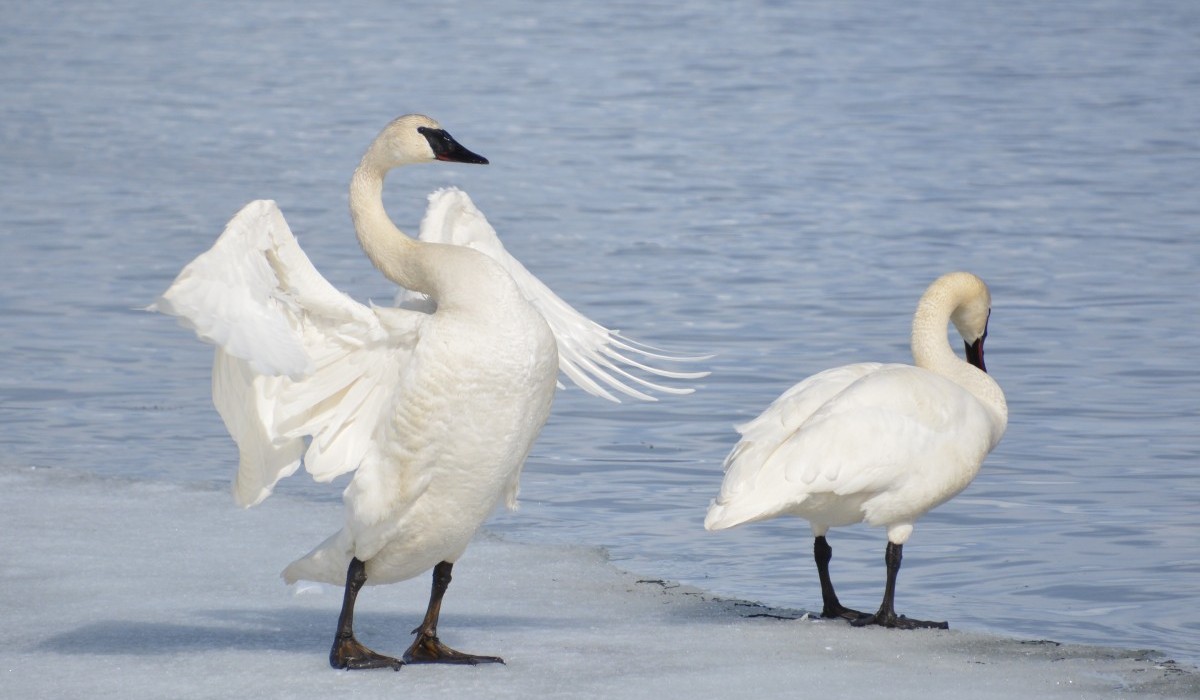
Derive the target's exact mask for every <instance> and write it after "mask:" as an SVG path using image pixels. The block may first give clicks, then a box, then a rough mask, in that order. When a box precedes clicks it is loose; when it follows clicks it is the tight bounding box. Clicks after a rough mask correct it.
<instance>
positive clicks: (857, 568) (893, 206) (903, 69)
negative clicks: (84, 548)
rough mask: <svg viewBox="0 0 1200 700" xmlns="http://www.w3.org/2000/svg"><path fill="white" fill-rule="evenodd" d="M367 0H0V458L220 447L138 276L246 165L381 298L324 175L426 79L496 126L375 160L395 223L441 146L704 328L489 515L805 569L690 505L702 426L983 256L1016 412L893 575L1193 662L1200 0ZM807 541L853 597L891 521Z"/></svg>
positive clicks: (954, 617) (901, 333)
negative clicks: (417, 0)
mask: <svg viewBox="0 0 1200 700" xmlns="http://www.w3.org/2000/svg"><path fill="white" fill-rule="evenodd" d="M964 5H969V6H967V7H964ZM979 5H982V3H980V4H979ZM355 7H356V8H358V9H357V13H356V14H350V12H349V10H340V9H334V8H330V7H324V6H323V5H320V4H316V3H311V4H310V3H297V2H287V3H284V2H267V3H255V4H250V5H247V4H244V3H233V2H214V3H205V4H203V5H196V6H194V7H190V6H176V5H170V4H169V5H163V4H156V3H150V2H145V0H128V1H124V2H122V1H117V2H109V3H66V2H55V1H53V0H48V1H46V2H41V3H36V4H34V3H26V4H24V5H21V6H14V7H9V8H6V11H5V13H3V17H0V32H2V34H0V36H2V37H3V40H2V41H0V95H2V96H0V154H2V156H3V157H2V159H0V265H2V266H3V267H2V269H3V283H2V284H0V328H3V333H2V334H0V401H2V403H0V416H3V419H4V424H5V430H4V431H3V434H2V436H0V441H2V443H3V450H2V452H3V454H2V455H0V465H6V466H13V465H30V464H33V465H39V466H51V467H59V468H64V469H74V470H86V471H90V472H95V473H98V474H104V475H121V476H133V477H138V478H154V479H169V480H173V481H187V482H215V481H224V480H225V479H227V478H228V476H229V474H230V472H231V470H232V467H233V464H234V462H235V456H234V452H233V449H232V445H231V444H230V443H229V442H228V440H227V438H226V437H225V436H224V431H223V429H222V427H221V425H220V421H219V419H218V418H217V416H216V415H215V413H214V412H213V411H212V410H211V407H210V405H209V399H208V394H207V390H208V370H209V367H208V363H209V357H210V355H209V351H208V349H207V348H205V347H203V346H201V345H200V344H199V343H196V342H194V341H193V340H192V339H190V338H189V337H188V335H187V334H186V333H185V332H183V331H182V330H180V329H178V328H176V327H175V326H174V324H173V323H171V322H170V321H169V320H167V319H164V318H161V317H155V316H152V315H149V314H143V313H140V312H137V311H135V310H134V309H136V308H138V307H141V306H144V305H146V304H147V303H149V302H150V301H151V300H152V299H153V298H154V296H155V295H156V294H157V293H159V292H160V291H161V290H162V289H163V288H164V287H165V286H166V285H167V283H168V282H169V281H170V279H171V278H172V277H173V276H174V274H175V273H176V272H177V271H178V269H179V267H181V266H182V265H183V264H184V263H185V262H187V261H188V260H190V259H191V257H193V256H194V255H195V254H197V253H199V252H200V251H201V250H203V249H205V248H206V247H207V246H208V245H210V244H211V242H212V240H213V238H214V237H215V236H216V234H217V233H218V232H219V230H220V228H221V226H222V225H223V224H224V222H225V220H226V219H228V217H229V216H230V215H232V213H233V212H234V211H235V210H236V209H237V208H238V207H239V206H240V205H241V204H243V203H244V202H245V201H247V200H249V199H252V198H259V197H270V198H274V199H276V200H278V201H279V203H280V205H281V207H282V208H283V210H284V212H285V214H286V215H287V217H288V219H289V222H290V223H291V225H292V227H293V229H294V230H295V231H296V232H297V233H298V234H299V236H300V238H301V242H302V244H303V245H304V246H305V248H306V250H308V251H309V254H310V256H311V257H312V258H313V260H314V262H315V263H316V265H317V266H318V268H320V269H321V271H322V272H323V273H324V274H325V275H326V276H327V277H328V278H329V279H330V280H331V281H333V282H334V283H335V284H337V285H338V286H340V287H342V288H343V289H346V290H347V291H349V292H350V293H352V294H354V295H355V296H356V297H358V298H360V299H365V298H368V297H373V298H375V299H379V300H386V299H389V298H390V297H391V294H392V291H391V290H390V289H389V288H388V285H387V283H386V282H385V281H384V280H383V279H382V278H381V277H380V276H379V275H378V274H377V273H376V272H374V271H373V270H372V269H371V268H370V265H369V263H368V262H367V261H366V260H365V259H364V258H363V257H362V255H361V253H360V251H359V250H358V248H357V245H356V244H355V242H354V239H353V236H352V235H351V230H350V225H349V220H348V216H347V215H346V195H345V187H346V184H347V180H348V177H349V173H350V171H351V169H352V168H353V166H354V165H355V163H356V162H357V159H358V156H359V154H360V152H361V149H362V148H363V147H364V146H365V144H366V143H367V142H368V141H369V139H370V138H371V137H372V136H373V135H374V134H375V133H376V131H377V130H378V129H379V128H380V127H381V126H382V125H383V124H384V123H385V122H386V121H387V120H388V119H390V118H391V117H393V116H395V115H397V114H400V113H403V112H408V111H422V112H427V113H429V114H432V115H434V116H436V117H437V118H439V119H440V120H441V121H442V122H443V123H444V124H445V125H446V126H447V128H448V129H449V130H450V131H451V132H452V133H454V134H455V135H456V136H457V137H458V138H459V139H460V140H461V141H462V142H463V143H464V144H466V145H467V146H468V147H470V148H472V149H473V150H476V151H478V152H480V153H483V154H485V155H486V156H488V157H489V158H490V159H491V160H492V165H491V166H489V167H487V168H469V167H459V166H455V167H428V168H423V169H413V170H412V171H411V172H404V173H401V174H397V175H396V176H394V177H393V178H392V181H391V182H390V183H389V188H388V201H389V206H390V208H391V210H392V212H393V215H394V216H395V218H396V219H397V220H398V221H400V222H401V223H402V225H406V226H407V227H409V228H410V229H411V228H414V227H415V224H416V222H417V221H418V219H419V216H420V207H421V206H422V205H423V195H424V193H425V192H427V191H429V190H430V189H432V188H433V187H436V186H439V185H442V184H449V183H455V184H458V185H460V186H462V187H464V188H466V189H467V190H468V191H469V192H471V194H472V196H473V197H474V198H475V200H476V202H477V204H478V205H479V206H480V207H481V208H482V209H483V210H484V211H485V212H486V213H487V215H488V216H489V218H490V219H491V220H492V222H493V224H495V226H496V227H497V229H498V230H499V231H500V232H501V235H502V236H503V237H504V239H505V241H506V244H507V245H508V246H509V248H510V250H512V251H513V252H514V253H515V254H516V255H517V256H518V257H520V258H521V259H522V260H523V261H524V262H525V263H526V265H527V267H529V268H530V269H531V270H533V271H534V272H535V273H536V274H537V275H539V276H540V277H541V278H542V279H543V280H544V281H546V282H547V283H548V284H550V285H551V286H552V287H553V288H555V289H556V290H557V291H558V292H559V293H560V294H561V295H562V296H563V297H565V298H567V299H568V300H570V301H571V302H572V303H574V304H575V305H577V306H578V307H579V308H580V309H582V310H584V311H585V312H586V313H588V314H589V315H591V316H592V317H593V318H595V319H596V320H598V321H600V322H602V323H605V324H608V325H613V326H617V327H620V328H622V329H623V330H625V331H626V332H628V333H629V334H630V335H632V336H634V337H636V338H639V339H642V340H646V341H649V342H655V343H661V344H666V345H669V346H671V347H674V348H679V349H683V350H703V351H712V352H716V353H718V355H717V357H716V358H714V359H713V360H712V361H711V362H710V368H711V369H712V370H713V375H712V377H711V378H710V379H709V380H708V381H706V382H705V384H704V386H703V387H702V390H701V391H699V392H698V393H697V394H695V395H694V396H690V397H685V398H682V399H670V400H665V401H663V402H661V403H658V404H653V405H637V406H634V405H621V406H612V405H608V404H605V403H603V402H600V401H598V400H595V399H592V398H590V397H587V396H585V395H583V394H582V392H580V391H578V390H573V391H567V392H564V393H562V394H560V396H559V399H558V402H557V404H556V407H555V412H554V415H553V417H552V419H551V422H550V424H549V425H548V426H547V428H546V430H545V432H544V433H543V436H542V438H541V440H540V441H539V443H538V445H537V447H536V448H535V451H534V453H533V455H532V457H531V459H530V462H529V464H528V466H527V469H526V477H525V479H524V481H523V496H524V506H523V508H522V510H521V511H520V512H518V513H516V514H512V515H509V514H501V515H498V516H497V517H496V518H495V519H494V520H493V522H492V525H491V526H492V527H493V528H494V529H497V530H499V531H502V532H504V533H505V534H506V535H507V536H509V537H512V538H516V539H520V540H524V541H533V542H545V541H554V542H562V541H570V542H585V543H590V544H595V545H602V546H605V547H607V548H608V549H609V550H610V551H611V552H612V555H613V557H614V559H616V560H617V562H618V564H620V565H622V566H625V567H627V568H630V569H632V570H635V571H638V572H642V573H646V574H648V575H654V576H662V577H664V578H671V579H677V580H682V581H685V582H688V583H693V584H696V585H699V586H702V587H704V588H707V589H710V590H713V591H716V592H718V593H722V594H728V595H732V596H740V597H746V598H750V599H757V600H763V601H766V602H769V603H772V604H777V605H790V606H795V607H798V608H805V609H814V608H815V607H816V606H817V605H818V604H819V599H820V598H819V591H818V588H817V583H816V576H815V572H814V570H813V566H812V563H811V555H810V554H809V553H810V552H811V541H810V537H809V533H808V529H807V526H806V525H805V524H804V523H803V522H801V521H774V522H770V523H764V524H760V525H756V526H751V527H747V528H742V529H739V530H735V531H732V532H725V533H720V534H709V533H706V532H704V531H703V529H702V527H701V521H702V519H703V513H704V509H705V507H706V504H707V502H708V500H709V499H710V498H711V497H712V496H713V495H714V494H715V492H716V489H717V487H718V485H719V483H720V473H719V464H720V462H721V459H722V458H723V457H724V455H725V453H726V452H727V451H728V449H729V448H730V447H731V445H732V444H733V442H734V433H733V431H732V428H731V425H732V424H733V423H736V422H740V421H742V420H745V419H747V418H749V417H751V416H753V415H755V414H756V413H757V412H758V411H759V410H761V409H762V408H763V407H764V406H766V404H767V403H768V402H769V401H770V400H771V399H773V398H774V397H775V396H777V395H778V394H779V392H781V391H782V390H783V389H785V388H787V387H788V386H790V385H791V384H792V383H794V382H795V381H797V380H798V379H800V378H802V377H804V376H806V375H808V374H811V373H813V372H815V371H818V370H820V369H824V368H826V367H828V366H831V365H835V364H843V363H847V362H853V361H860V360H868V359H871V360H886V361H904V360H906V357H907V334H908V324H909V314H910V313H911V311H912V308H913V305H914V303H915V301H916V299H917V297H918V296H919V294H920V293H921V291H922V290H923V289H924V287H925V285H926V284H927V283H928V282H929V281H931V280H932V279H933V278H934V277H936V276H937V275H938V274H940V273H942V272H944V271H947V270H950V269H970V270H972V271H974V272H976V273H978V274H980V275H981V276H982V277H984V279H986V280H987V281H988V282H989V283H990V285H991V286H992V290H993V296H994V300H995V304H994V311H993V315H992V324H991V334H990V336H989V347H988V350H989V355H988V367H989V369H990V370H991V371H992V374H993V375H994V376H995V377H996V378H997V379H998V380H999V381H1000V383H1001V384H1002V386H1003V387H1004V388H1005V390H1006V391H1007V394H1008V400H1009V407H1010V411H1011V422H1010V427H1009V431H1008V434H1007V435H1006V437H1005V439H1004V441H1003V442H1002V443H1001V445H1000V446H999V448H998V449H997V451H996V452H995V453H994V454H993V455H992V457H991V458H989V460H988V462H987V463H986V465H985V468H984V470H983V472H982V473H981V475H980V476H979V478H978V479H977V480H976V481H975V483H974V484H973V485H972V486H971V487H970V488H969V489H968V490H967V491H966V492H965V493H964V494H962V495H961V496H960V497H958V498H957V499H955V500H954V501H952V502H950V503H949V504H947V505H945V506H943V507H942V508H941V509H939V510H937V511H935V512H933V513H931V514H930V515H929V516H927V517H926V518H925V519H924V520H922V521H921V522H920V523H919V524H918V526H917V530H916V534H915V535H914V536H913V538H912V540H910V543H909V545H908V546H907V547H906V548H905V549H906V552H905V554H906V558H905V563H904V571H903V573H902V574H901V579H900V587H899V594H898V601H897V605H898V607H899V608H900V609H901V611H902V612H909V613H910V614H913V615H917V616H924V617H931V618H948V619H949V620H950V621H951V623H952V625H954V626H956V627H960V628H970V629H980V630H991V631H995V632H1001V633H1009V634H1016V635H1021V636H1027V637H1034V638H1052V639H1057V640H1060V641H1085V642H1102V643H1112V644H1119V645H1124V646H1139V647H1153V648H1158V649H1162V650H1164V651H1166V652H1168V653H1170V654H1172V655H1175V656H1176V657H1177V658H1180V659H1186V660H1190V661H1192V662H1197V661H1200V641H1197V640H1198V639H1200V613H1198V612H1197V611H1198V610H1200V576H1198V574H1200V538H1198V537H1197V534H1198V528H1197V521H1198V519H1200V516H1198V514H1197V507H1196V504H1197V502H1198V501H1200V476H1198V475H1197V473H1198V471H1200V440H1198V434H1200V400H1198V398H1200V370H1197V369H1196V364H1195V361H1194V354H1195V349H1196V347H1197V346H1200V330H1198V328H1197V323H1196V319H1197V315H1198V312H1200V284H1198V282H1200V279H1198V276H1200V275H1198V273H1197V270H1198V269H1200V235H1198V234H1200V231H1198V230H1197V229H1198V228H1200V226H1198V224H1200V204H1198V201H1200V200H1198V199H1197V196H1196V194H1197V190H1196V185H1195V183H1196V182H1197V181H1200V121H1197V119H1196V114H1198V113H1200V5H1195V4H1194V3H1184V2H1177V3H1172V2H1160V3H1137V4H1133V3H1122V2H1087V3H1078V2H1063V3H1041V2H1011V3H1004V4H1003V5H996V6H994V7H990V6H989V7H977V6H975V4H969V3H957V2H950V1H948V0H947V1H941V2H920V1H917V2H909V3H905V4H904V7H903V8H900V7H898V6H896V5H895V4H892V3H840V2H829V3H819V2H818V3H785V2H779V3H753V2H748V3H742V4H740V5H738V6H735V7H734V6H730V5H729V4H727V3H674V2H672V3H654V2H649V3H647V2H638V3H620V2H611V3H585V2H560V3H554V4H550V5H544V6H539V7H538V8H537V9H536V10H535V11H531V10H530V9H528V6H527V5H525V4H523V3H516V2H504V1H501V2H495V3H487V4H485V3H470V2H466V1H462V2H442V3H436V4H432V5H427V6H422V7H421V8H420V9H414V8H408V9H401V8H400V6H398V5H396V4H395V3H385V2H379V3H375V4H369V3H362V4H356V5H355ZM283 490H284V491H288V492H292V493H297V494H301V495H304V496H310V497H313V498H326V499H334V498H336V497H337V494H336V489H327V488H321V487H318V486H316V485H313V484H310V483H308V482H306V481H304V480H303V479H295V480H293V482H289V483H287V484H285V486H284V487H283ZM0 518H2V516H0ZM831 541H832V543H833V545H834V548H835V552H836V559H835V562H834V565H833V566H834V576H835V580H836V581H837V582H838V583H839V591H840V592H841V594H842V599H843V600H844V601H845V602H847V603H848V604H852V605H856V606H860V607H865V608H870V607H873V606H874V605H875V604H876V603H877V601H878V596H879V594H880V591H881V589H882V577H883V567H882V561H881V559H882V553H883V543H884V538H883V534H882V532H880V531H875V530H869V529H866V528H849V529H843V530H837V531H835V532H834V533H833V535H832V538H831ZM6 546H13V544H12V543H9V544H8V545H6ZM281 563H282V562H281Z"/></svg>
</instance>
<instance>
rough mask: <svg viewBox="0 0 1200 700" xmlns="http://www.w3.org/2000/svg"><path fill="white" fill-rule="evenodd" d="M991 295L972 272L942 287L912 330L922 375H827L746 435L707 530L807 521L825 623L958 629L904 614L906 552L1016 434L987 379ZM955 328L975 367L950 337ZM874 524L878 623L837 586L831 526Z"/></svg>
mask: <svg viewBox="0 0 1200 700" xmlns="http://www.w3.org/2000/svg"><path fill="white" fill-rule="evenodd" d="M990 314H991V295H990V293H989V292H988V288H987V285H985V284H984V283H983V280H981V279H979V278H978V277H976V276H975V275H972V274H970V273H966V272H953V273H950V274H947V275H943V276H942V277H940V278H938V279H937V280H936V281H935V282H934V283H933V284H932V285H930V286H929V288H928V289H927V290H926V291H925V294H924V295H923V296H922V297H921V301H920V302H919V303H918V304H917V311H916V314H915V315H914V316H913V324H912V354H913V360H914V361H915V362H916V366H915V367H914V366H912V365H901V364H879V363H863V364H855V365H846V366H844V367H837V368H834V369H829V370H826V371H824V372H821V373H819V374H815V375H813V376H811V377H809V378H808V379H805V380H804V381H802V382H800V383H799V384H797V385H795V386H793V387H792V388H791V389H789V390H787V391H786V392H784V393H783V395H782V396H780V397H779V398H778V399H776V400H775V402H774V403H772V404H771V405H770V406H769V407H767V409H766V410H765V411H763V413H762V415H760V416H759V417H757V418H755V419H754V420H752V421H750V422H749V423H745V424H744V425H741V426H738V432H739V433H741V436H742V438H741V440H740V441H739V442H738V444H737V445H736V446H735V447H734V448H733V451H732V452H730V453H729V456H728V457H727V458H726V459H725V480H724V482H723V483H722V484H721V491H720V493H719V495H718V496H717V498H716V499H715V500H714V501H713V502H712V505H710V506H709V509H708V515H707V517H706V518H705V520H704V527H705V528H707V529H709V530H723V529H725V528H727V527H733V526H734V525H741V524H742V523H748V522H754V521H756V520H766V519H768V518H773V517H775V516H777V515H796V516H799V517H802V518H805V519H807V520H808V521H809V523H810V524H811V526H812V532H813V536H814V537H815V541H814V543H813V556H814V558H815V559H816V563H817V574H818V576H819V577H820V580H821V597H822V599H823V603H824V607H823V609H822V611H821V614H822V616H824V617H844V618H846V619H849V620H850V621H851V622H852V623H854V624H856V625H867V624H877V625H883V626H886V627H903V628H913V627H942V628H945V627H948V625H947V624H946V623H945V622H926V621H922V620H913V619H909V618H907V617H904V616H898V615H896V613H895V610H894V607H893V597H894V594H895V588H896V574H897V573H898V572H899V571H900V559H901V556H902V553H903V548H904V543H905V542H906V541H907V540H908V537H909V535H911V534H912V531H913V524H914V523H915V522H916V520H917V518H920V517H921V516H922V515H924V514H925V513H927V512H928V511H929V510H931V509H932V508H934V507H936V506H938V505H941V504H942V503H945V502H946V501H948V500H949V499H951V498H953V497H954V496H955V495H957V494H958V493H959V492H960V491H962V490H963V489H964V488H966V487H967V485H968V484H970V483H971V480H972V479H974V478H975V475H976V474H978V473H979V467H980V465H981V464H982V463H983V460H984V458H985V457H986V456H987V455H988V453H989V452H991V451H992V448H994V447H995V446H996V443H998V442H999V441H1000V438H1001V436H1003V435H1004V430H1005V427H1006V426H1007V424H1008V407H1007V405H1006V404H1005V401H1004V392H1003V391H1001V390H1000V385H999V384H997V383H996V382H995V380H993V379H992V378H991V377H990V376H988V374H987V370H986V368H985V367H984V362H983V341H984V338H986V337H987V323H988V317H989V315H990ZM950 322H953V323H954V326H955V328H957V329H958V332H959V334H960V335H962V337H963V340H964V341H965V342H966V346H967V347H966V356H967V360H968V362H964V361H962V360H960V359H959V358H958V357H957V356H956V355H955V354H954V351H953V350H952V349H951V348H950V344H949V343H948V342H947V339H946V326H947V324H948V323H950ZM858 522H866V523H868V524H870V525H882V526H884V527H886V528H887V537H888V545H887V551H886V554H885V557H884V561H885V562H886V564H887V584H886V586H885V588H884V595H883V602H882V604H881V605H880V606H879V611H878V612H876V613H875V614H874V615H864V614H863V613H860V612H858V611H855V610H851V609H849V608H845V607H843V606H842V604H841V603H840V602H839V601H838V598H837V594H836V593H834V590H833V584H832V583H831V582H830V578H829V561H830V559H831V558H832V556H833V550H832V549H831V548H830V546H829V543H828V542H827V541H826V539H825V533H826V532H828V531H829V528H830V527H836V526H840V525H850V524H852V523H858Z"/></svg>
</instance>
